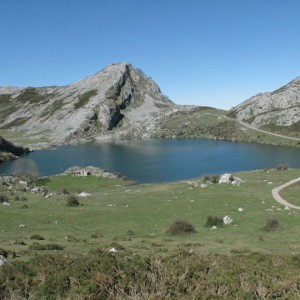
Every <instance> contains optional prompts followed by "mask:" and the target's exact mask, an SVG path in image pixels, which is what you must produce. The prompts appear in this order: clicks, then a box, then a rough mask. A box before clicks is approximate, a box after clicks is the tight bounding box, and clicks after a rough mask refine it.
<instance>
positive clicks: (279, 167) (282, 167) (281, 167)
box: [276, 164, 288, 171]
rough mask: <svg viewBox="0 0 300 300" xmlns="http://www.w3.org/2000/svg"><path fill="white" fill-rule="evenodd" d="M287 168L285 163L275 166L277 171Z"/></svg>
mask: <svg viewBox="0 0 300 300" xmlns="http://www.w3.org/2000/svg"><path fill="white" fill-rule="evenodd" d="M287 169H288V166H287V165H285V164H280V165H278V166H277V167H276V170H277V171H284V170H287Z"/></svg>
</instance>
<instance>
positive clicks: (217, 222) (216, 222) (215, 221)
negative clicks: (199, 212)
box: [205, 216, 224, 227]
mask: <svg viewBox="0 0 300 300" xmlns="http://www.w3.org/2000/svg"><path fill="white" fill-rule="evenodd" d="M223 225H224V222H223V219H222V218H219V217H217V216H207V217H206V223H205V226H206V227H213V226H223Z"/></svg>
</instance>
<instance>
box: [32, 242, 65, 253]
mask: <svg viewBox="0 0 300 300" xmlns="http://www.w3.org/2000/svg"><path fill="white" fill-rule="evenodd" d="M28 249H29V250H34V251H40V250H41V251H43V250H63V249H64V247H62V246H60V245H57V244H45V245H41V244H32V245H30V246H29V247H28Z"/></svg>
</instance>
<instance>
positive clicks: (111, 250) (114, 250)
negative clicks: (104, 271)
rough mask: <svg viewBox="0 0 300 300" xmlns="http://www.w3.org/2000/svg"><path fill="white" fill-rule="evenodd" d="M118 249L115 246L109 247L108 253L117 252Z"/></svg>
mask: <svg viewBox="0 0 300 300" xmlns="http://www.w3.org/2000/svg"><path fill="white" fill-rule="evenodd" d="M117 252H118V250H117V249H116V248H115V247H112V248H111V249H109V253H117Z"/></svg>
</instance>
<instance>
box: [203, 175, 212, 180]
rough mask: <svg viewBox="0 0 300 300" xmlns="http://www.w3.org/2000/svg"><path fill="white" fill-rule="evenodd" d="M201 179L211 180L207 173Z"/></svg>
mask: <svg viewBox="0 0 300 300" xmlns="http://www.w3.org/2000/svg"><path fill="white" fill-rule="evenodd" d="M203 181H204V182H208V181H211V179H210V177H209V176H208V175H206V176H204V177H203Z"/></svg>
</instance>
